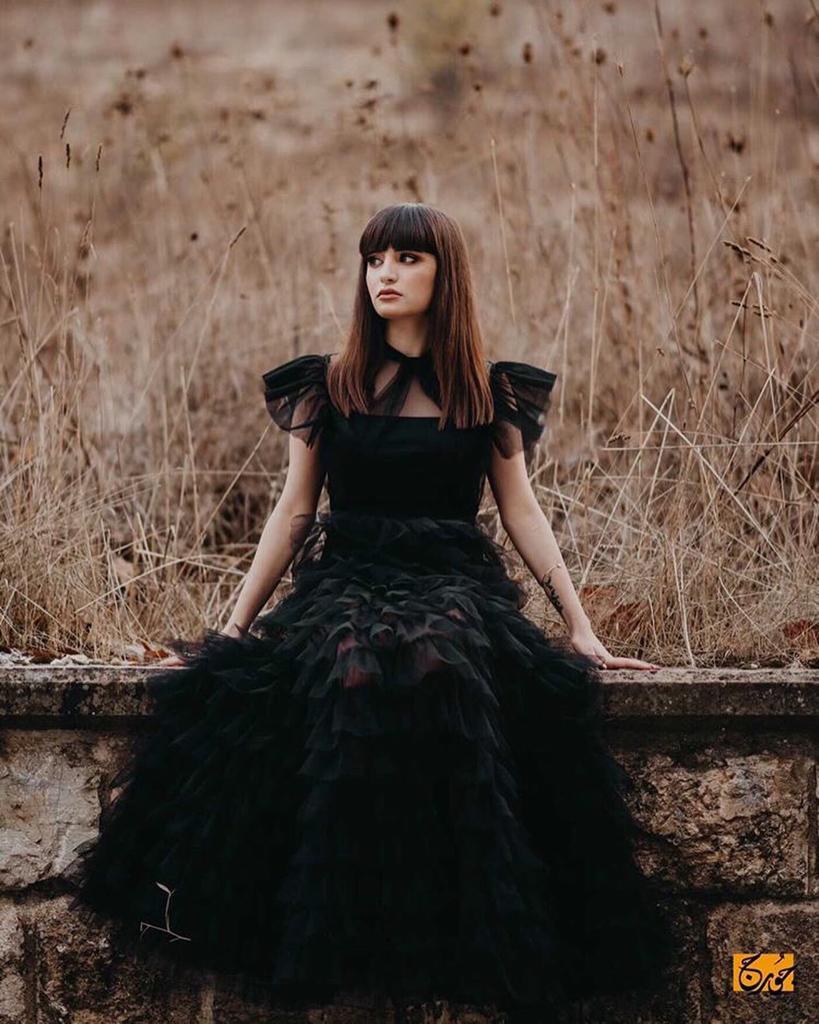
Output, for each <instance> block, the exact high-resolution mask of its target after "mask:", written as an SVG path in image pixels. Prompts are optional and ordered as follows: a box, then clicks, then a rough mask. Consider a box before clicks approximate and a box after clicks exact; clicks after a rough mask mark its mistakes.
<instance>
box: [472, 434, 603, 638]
mask: <svg viewBox="0 0 819 1024" xmlns="http://www.w3.org/2000/svg"><path fill="white" fill-rule="evenodd" d="M488 478H489V484H490V486H491V488H492V493H493V495H494V498H495V503H496V505H497V506H498V514H499V516H500V520H501V523H502V524H503V528H504V530H506V532H507V533H508V534H509V539H510V540H511V541H512V543H513V544H514V545H515V547H516V548H517V550H518V552H519V554H520V557H521V558H522V559H523V561H524V562H525V563H526V565H527V567H528V568H529V571H530V572H531V573H532V575H533V576H534V577H535V579H536V580H537V581H538V582H539V583H540V585H541V586H542V587H543V589H544V590H545V592H546V595H547V596H548V598H549V600H550V601H551V602H552V604H553V605H554V607H555V610H556V611H557V612H558V614H559V615H560V616H561V618H562V619H563V621H564V622H565V623H566V626H567V628H568V630H569V632H570V633H574V632H582V631H583V630H584V629H588V628H590V623H589V619H588V616H587V615H586V613H585V611H584V610H583V606H582V605H581V603H580V599H579V597H578V596H577V591H576V590H575V589H574V585H573V584H572V580H571V577H570V575H569V571H568V569H567V568H566V563H565V562H564V561H563V556H562V555H561V554H560V549H559V548H558V546H557V541H556V540H555V536H554V534H553V533H552V527H551V525H550V524H549V520H548V519H547V518H546V516H545V514H544V512H543V509H542V508H541V507H540V505H539V504H538V501H537V498H536V497H535V494H534V491H533V490H532V485H531V483H530V482H529V477H528V474H527V472H526V464H525V461H524V456H523V452H522V451H521V452H517V453H516V454H515V455H513V456H512V457H511V458H508V459H507V458H504V457H503V456H502V455H500V453H499V452H498V450H497V449H496V448H494V447H493V448H492V461H491V465H490V470H489V474H488Z"/></svg>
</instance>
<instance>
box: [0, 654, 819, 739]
mask: <svg viewBox="0 0 819 1024" xmlns="http://www.w3.org/2000/svg"><path fill="white" fill-rule="evenodd" d="M164 671H178V670H175V669H171V670H169V669H167V668H160V667H156V666H155V667H146V666H142V665H134V666H124V665H93V666H88V665H68V666H67V665H60V666H56V667H51V666H49V665H22V666H13V667H9V668H0V719H21V718H42V717H45V718H56V719H59V723H60V725H63V726H65V725H70V724H72V722H75V723H79V722H82V721H83V720H87V719H94V718H114V719H117V718H123V719H131V718H147V717H149V716H150V715H151V713H152V701H151V698H150V696H149V695H148V693H147V691H146V690H145V685H144V684H145V681H146V680H147V679H148V678H149V677H150V676H152V675H155V674H156V673H157V672H164ZM602 677H603V709H604V713H605V715H606V716H607V717H610V718H613V719H623V720H628V719H631V718H652V719H670V720H676V719H689V718H703V717H706V718H717V719H725V718H730V719H732V720H733V719H737V718H739V719H751V720H754V719H763V718H764V719H770V718H784V719H797V720H800V719H801V720H807V719H810V718H813V717H815V716H816V715H817V714H819V670H816V669H807V668H805V669H798V668H797V669H792V668H788V669H762V668H760V669H734V668H718V669H689V668H666V669H661V670H660V671H658V672H654V673H649V672H640V671H633V670H630V671H626V670H618V671H604V672H603V673H602Z"/></svg>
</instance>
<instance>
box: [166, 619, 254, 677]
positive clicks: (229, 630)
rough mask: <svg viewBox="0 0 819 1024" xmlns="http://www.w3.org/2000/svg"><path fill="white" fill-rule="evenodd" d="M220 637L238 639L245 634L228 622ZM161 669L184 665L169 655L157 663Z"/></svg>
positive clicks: (183, 662)
mask: <svg viewBox="0 0 819 1024" xmlns="http://www.w3.org/2000/svg"><path fill="white" fill-rule="evenodd" d="M219 632H220V633H221V634H222V636H230V637H233V638H234V639H238V638H239V637H241V636H244V635H245V634H246V633H247V630H246V629H243V628H242V627H241V626H237V625H236V623H235V622H229V623H228V624H227V626H225V628H224V629H221V630H219ZM157 664H158V665H161V666H162V667H163V668H182V666H183V665H185V664H186V662H185V661H184V659H182V658H180V657H179V655H178V654H169V655H168V657H167V658H162V659H161V660H160V661H158V662H157Z"/></svg>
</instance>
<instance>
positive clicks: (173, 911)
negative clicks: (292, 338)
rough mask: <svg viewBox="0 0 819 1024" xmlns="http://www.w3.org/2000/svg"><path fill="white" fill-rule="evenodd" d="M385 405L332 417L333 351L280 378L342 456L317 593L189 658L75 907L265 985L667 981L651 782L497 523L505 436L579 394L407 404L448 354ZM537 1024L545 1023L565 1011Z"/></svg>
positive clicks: (497, 999) (508, 387)
mask: <svg viewBox="0 0 819 1024" xmlns="http://www.w3.org/2000/svg"><path fill="white" fill-rule="evenodd" d="M381 352H382V354H383V358H384V359H386V360H389V361H391V362H392V363H395V364H396V367H395V374H394V376H393V377H392V379H391V383H390V384H389V386H387V387H386V389H384V390H383V391H382V393H381V394H380V395H379V396H376V398H375V399H374V403H373V407H372V408H373V409H374V410H378V411H373V412H371V413H367V414H366V415H365V414H359V413H353V414H352V416H351V417H350V418H349V419H348V418H345V417H344V416H343V415H342V414H341V413H340V412H339V410H338V409H336V408H335V406H334V405H333V404H332V403H331V402H330V401H329V399H328V394H327V390H326V373H327V368H328V365H329V356H327V355H317V354H308V355H302V356H299V357H297V358H295V359H291V360H290V361H288V362H286V363H284V364H282V365H279V366H277V367H275V368H274V369H272V370H270V371H269V372H268V373H266V374H264V384H265V389H266V390H265V394H266V401H267V408H268V410H269V412H270V414H271V416H272V417H273V419H274V420H275V422H276V423H277V424H278V425H279V426H280V427H282V428H284V429H286V430H292V431H296V432H297V433H298V435H299V436H301V437H302V438H303V439H304V440H305V441H306V442H307V443H308V444H310V445H313V444H319V450H320V452H321V458H322V460H323V465H324V466H325V468H326V471H327V477H326V486H327V490H328V493H329V498H330V511H328V512H321V513H320V514H319V515H318V517H317V518H316V520H315V522H311V521H308V522H307V525H306V529H303V528H302V527H300V526H299V524H297V523H294V537H298V543H299V544H300V545H301V546H300V547H299V549H298V553H297V555H296V557H295V559H294V561H293V563H292V566H291V570H292V578H293V587H292V589H291V590H290V591H289V593H287V595H286V596H285V597H284V598H283V599H281V600H279V602H278V603H277V604H276V605H275V606H274V607H273V609H272V611H269V612H267V613H265V614H263V615H260V616H259V617H258V618H257V619H256V620H255V622H254V624H253V626H252V629H251V632H250V633H249V634H248V635H247V636H244V637H241V638H239V639H234V638H230V637H227V636H224V635H222V634H219V633H217V632H216V631H214V630H210V629H209V630H207V631H206V632H205V634H204V635H203V636H202V638H201V639H199V640H197V641H191V642H182V641H173V642H172V644H171V646H172V647H173V649H174V650H176V651H177V652H179V653H180V654H183V655H184V657H185V665H184V666H183V667H182V668H177V669H168V670H167V671H163V672H160V673H157V674H155V675H153V676H152V677H150V681H149V683H148V687H149V691H150V693H151V695H152V697H153V699H154V702H155V718H154V719H153V720H152V725H153V726H154V727H153V728H151V729H149V730H148V732H147V734H146V735H144V736H143V737H141V742H140V744H139V746H138V748H137V750H136V751H135V754H134V756H133V757H132V758H131V759H130V761H129V763H128V765H127V768H126V769H124V770H123V771H122V772H121V773H120V775H119V777H118V778H117V779H115V780H114V781H115V783H116V784H117V785H118V786H120V787H122V792H121V795H120V797H119V799H117V800H116V801H115V802H114V803H113V805H112V806H111V808H110V809H109V810H108V811H107V813H106V814H105V815H103V820H102V822H101V829H100V835H99V837H98V838H97V839H95V840H92V841H89V842H87V843H85V844H84V845H83V846H82V847H80V848H79V850H78V851H77V856H76V859H75V861H74V863H73V866H72V869H71V870H70V871H69V872H68V874H69V877H72V878H73V879H74V880H75V882H76V884H77V886H78V892H77V894H76V896H75V898H74V900H73V903H72V906H73V908H74V909H75V910H76V911H77V912H78V913H86V914H89V911H90V915H89V916H90V919H91V920H93V919H95V917H96V915H97V914H99V913H102V914H103V915H105V916H106V917H113V918H114V919H116V920H117V921H118V922H120V924H121V925H122V926H123V932H122V941H123V942H128V941H129V937H130V939H133V942H134V946H135V948H136V949H137V952H138V955H144V956H145V957H146V959H148V960H149V961H150V960H151V959H153V958H155V957H158V958H160V959H161V961H162V962H163V964H165V963H167V964H169V965H173V966H171V967H170V970H171V971H172V972H175V971H176V970H177V967H178V966H179V965H190V966H192V967H194V968H206V969H210V970H214V971H217V972H219V973H220V975H221V976H222V977H223V978H224V980H225V982H226V983H227V984H229V985H230V984H232V985H233V986H234V987H239V988H240V990H241V992H242V993H243V994H247V993H253V994H258V993H262V994H264V995H265V996H266V997H267V998H270V999H273V1000H280V1001H281V1002H282V1003H283V1004H284V1003H286V1004H287V1005H308V1004H313V1005H321V1004H323V1003H325V1002H329V1001H331V1000H332V999H333V998H334V997H335V996H337V995H338V994H340V993H344V992H351V991H356V992H375V993H383V994H385V995H386V996H387V997H391V998H393V999H395V1000H406V1001H426V1000H432V999H449V1000H451V1001H454V1002H462V1003H470V1004H484V1005H487V1004H488V1005H493V1006H496V1007H499V1008H501V1009H507V1008H511V1009H515V1008H518V1009H520V1008H524V1012H525V1008H526V1007H534V1008H539V1009H540V1010H545V1009H546V1008H547V1007H548V1008H551V1007H559V1006H561V1005H564V1004H565V1001H566V1000H567V999H575V998H578V997H582V996H585V995H589V994H595V993H598V992H615V991H618V990H624V989H625V990H627V989H631V988H636V987H640V988H642V987H643V986H651V985H652V984H656V983H657V979H658V977H660V972H661V968H663V966H664V965H665V964H667V963H668V960H669V954H670V937H669V928H668V918H667V913H666V912H665V911H664V910H662V901H661V899H659V897H658V893H657V892H656V891H655V889H654V886H653V884H652V882H651V881H650V880H649V879H647V878H646V877H644V876H643V874H642V873H641V872H640V870H639V869H638V867H637V865H636V862H635V859H634V856H633V851H632V842H633V839H634V837H635V835H636V833H637V831H638V830H637V825H636V823H635V821H634V820H633V819H632V817H631V815H630V813H629V811H628V809H627V803H626V800H625V798H624V794H625V792H626V790H627V788H628V787H629V786H630V785H631V783H630V780H629V778H628V776H627V775H626V773H625V772H624V770H623V769H622V768H621V766H620V765H619V764H618V762H617V761H615V759H614V758H613V757H612V755H611V754H610V753H609V752H608V750H607V748H606V746H605V744H604V741H603V739H602V738H601V733H600V725H601V720H600V713H599V707H600V705H599V698H600V683H601V680H600V675H599V673H598V671H597V670H596V669H595V668H594V666H593V664H592V662H591V661H590V660H589V659H587V658H585V657H584V656H581V655H580V654H578V653H577V652H575V651H574V650H573V649H572V648H571V647H570V646H569V645H568V644H567V643H566V642H565V641H562V640H552V639H549V638H548V637H547V636H546V635H545V634H544V633H543V632H542V631H541V630H540V629H539V628H537V627H536V626H535V624H534V623H533V622H532V621H531V620H530V619H528V618H527V617H526V616H525V615H524V614H523V613H522V611H521V610H520V609H521V607H522V605H523V601H524V594H523V591H522V588H521V587H520V586H519V584H518V583H516V582H515V581H513V579H512V578H511V576H510V573H509V571H508V566H507V564H506V562H505V559H506V553H505V552H504V550H503V549H502V548H501V547H500V546H499V545H498V544H496V543H495V542H494V540H492V539H491V538H490V537H489V535H488V533H487V532H486V531H485V529H484V528H483V527H482V526H481V525H480V524H479V523H478V521H477V518H476V514H477V512H478V506H479V503H480V499H481V494H482V491H483V487H484V483H485V475H486V471H487V468H488V464H489V462H488V460H489V457H490V451H491V446H492V445H495V446H496V447H497V448H498V450H499V451H500V452H501V453H502V454H503V455H505V456H509V455H511V454H512V453H514V452H515V451H519V450H520V449H521V448H523V449H524V450H525V451H527V452H528V451H529V450H530V449H531V446H532V445H533V444H534V442H535V441H536V440H537V439H538V437H539V436H540V434H541V432H542V429H543V419H544V415H545V412H546V409H547V407H548V404H549V396H550V392H551V390H552V386H553V384H554V381H555V375H554V374H552V373H549V372H547V371H546V370H543V369H540V368H539V367H536V366H532V365H529V364H527V363H522V362H511V361H504V362H494V363H489V364H488V366H489V374H490V381H491V386H492V393H493V400H494V408H495V412H494V419H493V421H492V422H491V423H487V424H484V425H481V426H477V427H472V428H467V429H459V428H456V427H454V426H452V425H450V424H447V426H446V427H445V428H444V429H443V430H439V429H438V420H437V417H433V416H412V415H408V414H406V413H405V414H404V415H402V414H401V410H402V409H406V408H407V407H408V406H407V405H406V404H405V403H406V402H407V396H408V395H410V396H411V395H412V394H417V389H418V388H421V389H422V390H423V391H424V392H426V394H428V395H429V396H430V397H431V398H433V400H435V401H436V402H437V400H438V391H437V382H436V378H435V374H434V371H433V369H432V364H431V358H430V357H429V355H428V354H424V355H422V356H418V357H411V356H407V355H405V354H404V353H401V352H399V351H398V350H397V349H394V348H391V347H390V346H389V345H388V344H387V343H386V342H382V343H381ZM538 1019H540V1020H543V1021H548V1020H549V1019H550V1018H549V1017H548V1016H547V1015H545V1014H541V1015H540V1016H539V1017H538Z"/></svg>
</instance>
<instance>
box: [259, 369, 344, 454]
mask: <svg viewBox="0 0 819 1024" xmlns="http://www.w3.org/2000/svg"><path fill="white" fill-rule="evenodd" d="M327 359H328V357H327V356H322V355H315V354H313V353H309V354H306V355H302V356H296V357H295V359H290V360H289V361H288V362H286V363H282V364H281V365H280V366H274V367H273V369H272V370H268V371H267V373H263V374H262V380H263V382H264V398H265V404H266V405H267V411H268V412H269V413H270V416H271V418H272V419H273V421H274V423H276V425H277V426H279V427H281V428H282V430H287V431H290V432H292V433H294V434H295V435H296V437H300V438H301V439H302V440H303V441H304V442H305V444H306V445H307V446H308V448H309V447H311V446H312V445H313V443H314V442H315V441H316V439H317V438H318V437H319V435H320V434H321V430H322V427H323V426H324V423H325V419H326V416H327V407H328V402H329V399H328V395H327Z"/></svg>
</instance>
